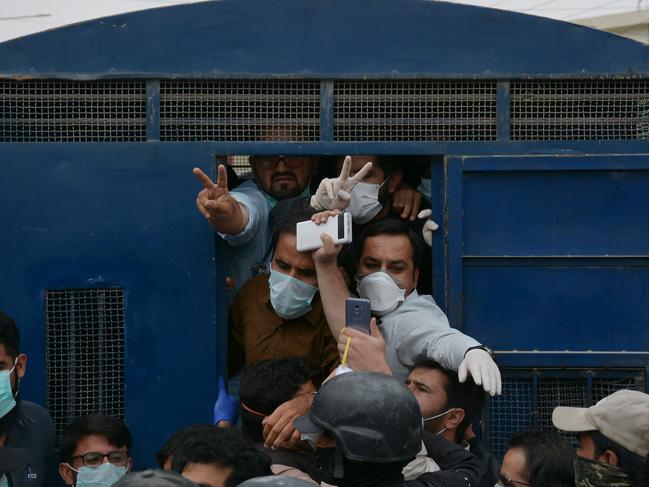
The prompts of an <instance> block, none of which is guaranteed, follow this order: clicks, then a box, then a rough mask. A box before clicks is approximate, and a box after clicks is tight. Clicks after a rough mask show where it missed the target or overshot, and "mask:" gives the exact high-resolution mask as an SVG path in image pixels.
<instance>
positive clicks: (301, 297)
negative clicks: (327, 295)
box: [268, 269, 318, 320]
mask: <svg viewBox="0 0 649 487" xmlns="http://www.w3.org/2000/svg"><path fill="white" fill-rule="evenodd" d="M268 286H269V287H270V304H271V305H272V306H273V309H274V310H275V312H276V313H277V315H278V316H279V317H280V318H284V319H285V320H292V319H295V318H299V317H300V316H303V315H305V314H307V313H308V312H309V311H311V301H313V297H314V296H315V293H316V292H317V291H318V288H317V287H314V286H311V285H310V284H307V283H306V282H302V281H300V280H299V279H295V278H294V277H291V276H289V275H288V274H284V273H283V272H279V271H276V270H274V269H271V270H270V277H269V278H268Z"/></svg>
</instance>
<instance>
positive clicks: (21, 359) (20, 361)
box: [16, 353, 27, 379]
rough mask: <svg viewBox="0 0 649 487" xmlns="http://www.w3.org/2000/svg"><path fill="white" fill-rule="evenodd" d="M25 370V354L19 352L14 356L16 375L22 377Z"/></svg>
mask: <svg viewBox="0 0 649 487" xmlns="http://www.w3.org/2000/svg"><path fill="white" fill-rule="evenodd" d="M26 371H27V355H25V354H24V353H21V354H20V355H18V357H17V358H16V377H18V378H19V379H22V378H23V377H24V376H25V372H26Z"/></svg>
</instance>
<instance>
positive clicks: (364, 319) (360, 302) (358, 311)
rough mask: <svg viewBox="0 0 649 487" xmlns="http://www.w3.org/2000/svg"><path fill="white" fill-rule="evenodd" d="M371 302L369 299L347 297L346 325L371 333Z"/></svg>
mask: <svg viewBox="0 0 649 487" xmlns="http://www.w3.org/2000/svg"><path fill="white" fill-rule="evenodd" d="M371 319H372V313H371V311H370V302H369V300H367V299H361V298H347V299H346V300H345V325H346V326H348V327H350V328H355V329H356V330H359V331H362V332H363V333H367V334H368V335H369V334H370V320H371Z"/></svg>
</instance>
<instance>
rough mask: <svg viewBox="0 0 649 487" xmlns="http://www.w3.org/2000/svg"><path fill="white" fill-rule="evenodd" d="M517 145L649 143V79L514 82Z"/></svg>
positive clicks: (514, 130) (512, 112)
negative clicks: (533, 142) (543, 142)
mask: <svg viewBox="0 0 649 487" xmlns="http://www.w3.org/2000/svg"><path fill="white" fill-rule="evenodd" d="M510 89H511V130H512V140H598V139H646V138H649V80H606V79H600V80H541V81H513V82H512V83H511V88H510Z"/></svg>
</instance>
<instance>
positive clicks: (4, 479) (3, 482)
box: [0, 474, 9, 487]
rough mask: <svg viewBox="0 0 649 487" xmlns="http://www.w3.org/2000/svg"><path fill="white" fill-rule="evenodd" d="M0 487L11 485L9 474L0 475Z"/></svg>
mask: <svg viewBox="0 0 649 487" xmlns="http://www.w3.org/2000/svg"><path fill="white" fill-rule="evenodd" d="M0 487H9V481H8V480H7V475H5V474H3V475H2V477H0Z"/></svg>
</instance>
